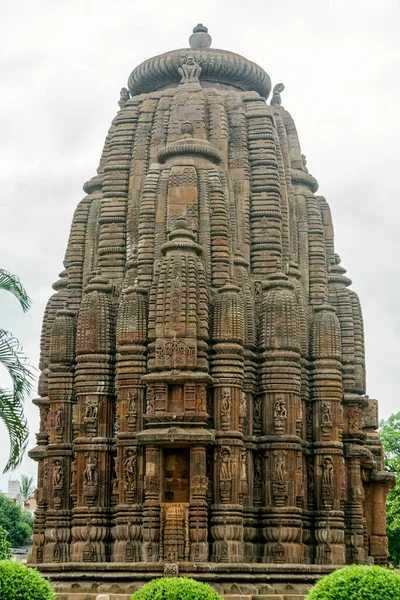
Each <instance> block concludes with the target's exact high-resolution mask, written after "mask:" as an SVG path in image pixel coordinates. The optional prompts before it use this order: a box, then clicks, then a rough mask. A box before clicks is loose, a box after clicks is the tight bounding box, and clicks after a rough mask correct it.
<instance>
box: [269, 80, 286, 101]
mask: <svg viewBox="0 0 400 600" xmlns="http://www.w3.org/2000/svg"><path fill="white" fill-rule="evenodd" d="M284 89H285V86H284V85H283V83H277V84H276V85H275V86H274V89H273V91H272V98H271V106H274V105H278V106H280V105H281V104H282V98H281V92H283V90H284Z"/></svg>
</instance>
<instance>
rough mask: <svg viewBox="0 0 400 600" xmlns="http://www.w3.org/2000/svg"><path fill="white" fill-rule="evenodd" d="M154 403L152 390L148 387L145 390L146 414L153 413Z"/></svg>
mask: <svg viewBox="0 0 400 600" xmlns="http://www.w3.org/2000/svg"><path fill="white" fill-rule="evenodd" d="M154 401H155V396H154V390H153V388H151V387H149V388H148V389H147V412H148V414H153V413H154Z"/></svg>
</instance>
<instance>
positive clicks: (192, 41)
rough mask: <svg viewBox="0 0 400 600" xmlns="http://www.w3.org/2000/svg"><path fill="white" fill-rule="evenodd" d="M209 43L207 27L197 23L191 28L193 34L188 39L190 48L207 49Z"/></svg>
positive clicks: (209, 36)
mask: <svg viewBox="0 0 400 600" xmlns="http://www.w3.org/2000/svg"><path fill="white" fill-rule="evenodd" d="M211 42H212V39H211V35H210V34H209V33H208V28H207V27H205V26H204V25H202V24H201V23H199V24H198V25H196V27H194V28H193V33H192V35H191V36H190V38H189V45H190V47H191V48H209V47H210V46H211Z"/></svg>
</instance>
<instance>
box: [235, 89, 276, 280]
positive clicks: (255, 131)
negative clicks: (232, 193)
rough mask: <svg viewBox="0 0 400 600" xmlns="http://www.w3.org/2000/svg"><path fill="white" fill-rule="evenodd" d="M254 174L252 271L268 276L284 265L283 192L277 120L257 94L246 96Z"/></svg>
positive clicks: (251, 209)
mask: <svg viewBox="0 0 400 600" xmlns="http://www.w3.org/2000/svg"><path fill="white" fill-rule="evenodd" d="M243 99H244V101H245V108H246V119H247V137H248V144H249V159H250V173H251V208H250V228H251V271H252V273H254V275H257V276H258V277H260V276H266V275H268V274H269V273H274V272H275V271H277V270H278V269H279V268H280V267H281V265H282V210H281V202H282V191H281V182H280V175H279V165H278V158H277V155H276V148H275V139H276V131H275V127H276V125H275V121H274V118H273V115H272V114H271V113H270V112H269V109H268V108H267V107H266V105H265V104H264V102H263V101H262V100H261V99H260V98H258V97H257V95H255V94H254V95H251V94H247V95H245V96H244V97H243Z"/></svg>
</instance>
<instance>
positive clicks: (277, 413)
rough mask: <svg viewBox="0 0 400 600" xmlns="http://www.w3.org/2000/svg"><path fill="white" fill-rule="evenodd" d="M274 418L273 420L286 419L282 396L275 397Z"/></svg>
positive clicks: (284, 403)
mask: <svg viewBox="0 0 400 600" xmlns="http://www.w3.org/2000/svg"><path fill="white" fill-rule="evenodd" d="M274 418H275V419H286V418H287V410H286V402H285V400H284V398H282V396H277V398H276V400H275V404H274Z"/></svg>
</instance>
